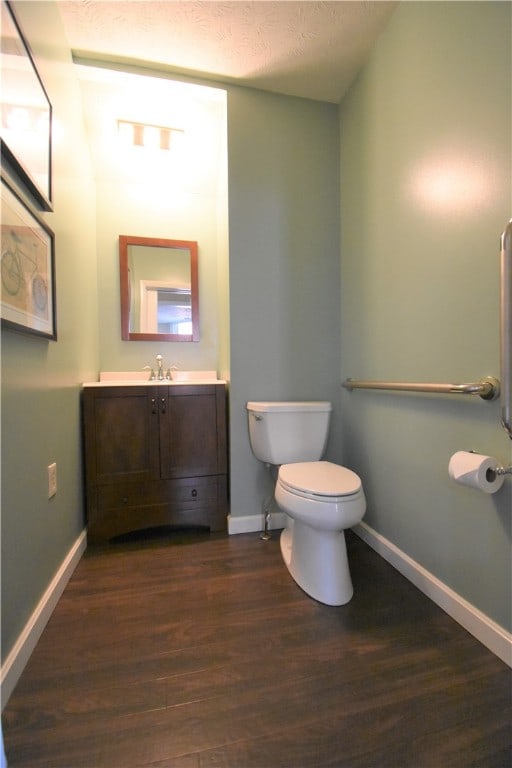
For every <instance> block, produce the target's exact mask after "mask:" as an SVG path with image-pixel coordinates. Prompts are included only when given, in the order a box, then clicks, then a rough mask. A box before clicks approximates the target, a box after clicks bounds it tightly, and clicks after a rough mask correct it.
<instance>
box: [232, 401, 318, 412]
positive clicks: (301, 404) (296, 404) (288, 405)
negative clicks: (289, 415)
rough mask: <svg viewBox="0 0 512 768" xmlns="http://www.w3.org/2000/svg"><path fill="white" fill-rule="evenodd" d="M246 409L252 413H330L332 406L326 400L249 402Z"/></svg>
mask: <svg viewBox="0 0 512 768" xmlns="http://www.w3.org/2000/svg"><path fill="white" fill-rule="evenodd" d="M246 408H247V410H248V411H250V412H254V413H270V412H272V413H276V412H279V411H299V412H303V411H331V410H332V405H331V403H329V402H328V401H327V400H295V401H285V402H277V401H272V402H271V401H268V400H265V401H259V402H257V401H250V402H248V403H247V405H246Z"/></svg>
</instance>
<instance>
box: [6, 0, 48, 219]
mask: <svg viewBox="0 0 512 768" xmlns="http://www.w3.org/2000/svg"><path fill="white" fill-rule="evenodd" d="M1 10H2V17H1V27H0V29H1V49H0V52H1V57H2V62H1V63H2V90H1V96H0V99H1V105H2V115H1V121H0V140H1V152H2V162H3V163H4V164H5V165H8V166H9V168H10V169H11V170H12V171H13V173H14V175H15V176H17V177H18V178H19V180H20V182H21V183H22V185H23V186H24V187H25V188H26V189H27V192H28V193H29V195H30V196H31V197H32V198H33V199H34V201H35V202H36V203H37V205H39V206H40V207H41V208H42V210H44V211H51V210H52V178H51V176H52V167H51V162H52V158H51V154H52V153H51V143H52V142H51V126H52V107H51V104H50V100H49V99H48V96H47V94H46V91H45V89H44V86H43V83H42V81H41V78H40V77H39V74H38V72H37V69H36V65H35V64H34V59H33V57H32V54H31V52H30V48H29V46H28V44H27V42H26V40H25V38H24V37H23V34H22V32H21V28H20V26H19V24H18V22H17V20H16V17H15V15H14V12H13V10H12V7H11V5H10V3H9V2H7V0H1Z"/></svg>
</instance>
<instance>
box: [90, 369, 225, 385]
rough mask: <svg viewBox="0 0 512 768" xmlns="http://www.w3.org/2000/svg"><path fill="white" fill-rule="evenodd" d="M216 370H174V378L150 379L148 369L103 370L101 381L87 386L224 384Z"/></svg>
mask: <svg viewBox="0 0 512 768" xmlns="http://www.w3.org/2000/svg"><path fill="white" fill-rule="evenodd" d="M222 383H223V382H222V381H221V380H220V379H218V378H217V372H216V371H172V379H171V380H170V381H169V379H163V380H162V381H159V380H158V379H152V380H151V381H150V380H149V372H148V371H101V372H100V378H99V381H94V382H89V383H88V384H87V386H99V385H100V384H101V386H117V387H119V386H123V387H125V386H136V385H139V386H140V385H141V384H151V385H155V386H161V385H162V384H167V385H179V384H222Z"/></svg>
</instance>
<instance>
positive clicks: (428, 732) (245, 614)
mask: <svg viewBox="0 0 512 768" xmlns="http://www.w3.org/2000/svg"><path fill="white" fill-rule="evenodd" d="M347 540H348V551H349V559H350V563H351V569H352V575H353V580H354V585H355V595H354V598H353V600H352V601H351V602H350V603H349V604H348V605H346V606H342V607H339V608H330V607H327V606H323V605H320V604H318V603H316V602H315V601H313V600H311V599H310V598H309V597H307V596H306V595H305V594H304V593H303V592H302V591H301V590H300V589H299V588H298V587H297V586H296V585H295V583H294V582H293V581H292V579H291V577H290V576H289V574H288V573H287V571H286V569H285V566H284V565H283V563H282V561H281V555H280V551H279V539H278V535H277V534H274V536H273V538H272V539H271V541H269V542H262V541H260V539H259V536H258V534H245V535H238V536H232V537H228V536H223V535H216V536H212V537H211V538H210V537H205V536H204V535H199V536H197V535H196V536H189V535H187V536H185V535H183V534H181V535H177V534H175V535H174V536H173V537H167V538H165V539H159V540H153V541H146V542H138V543H134V542H131V543H124V544H118V545H115V546H113V547H112V548H110V549H97V550H88V551H87V552H86V554H85V556H84V558H83V559H82V561H81V562H80V564H79V566H78V568H77V570H76V571H75V573H74V575H73V577H72V579H71V581H70V583H69V584H68V586H67V588H66V590H65V592H64V595H63V597H62V598H61V600H60V602H59V604H58V606H57V608H56V610H55V612H54V614H53V615H52V617H51V619H50V622H49V623H48V625H47V627H46V629H45V631H44V633H43V635H42V637H41V639H40V641H39V643H38V645H37V647H36V649H35V651H34V653H33V655H32V657H31V659H30V661H29V663H28V665H27V667H26V669H25V671H24V673H23V675H22V677H21V679H20V681H19V683H18V685H17V687H16V689H15V691H14V693H13V695H12V697H11V699H10V701H9V703H8V705H7V707H6V709H5V711H4V713H3V728H4V739H5V747H6V753H7V759H8V764H9V767H10V768H22V767H25V766H26V767H27V768H28V767H29V766H30V768H40V767H41V766H44V767H45V768H59V767H63V768H83V767H84V766H86V767H87V768H100V767H101V768H102V767H103V766H106V767H108V768H131V767H132V766H151V767H152V768H205V767H206V766H208V767H209V768H213V767H215V768H228V767H229V768H277V767H278V766H279V767H280V768H322V767H323V766H338V767H340V768H341V767H342V766H343V767H345V766H346V767H347V768H360V767H362V766H364V767H365V768H388V766H389V768H391V767H392V768H398V767H399V766H404V768H405V767H407V768H452V767H453V768H471V767H474V768H490V767H491V766H493V767H497V766H499V767H500V768H502V767H503V768H505V767H506V768H510V766H511V763H512V761H511V757H512V752H511V748H510V744H511V683H512V672H511V670H509V669H508V668H507V666H506V665H505V664H504V663H503V662H501V661H500V660H499V659H497V658H496V657H495V656H494V655H493V654H491V653H490V652H489V651H487V650H486V649H485V648H484V647H483V646H481V645H480V643H478V642H477V641H476V640H475V639H473V638H472V637H471V636H470V635H469V634H468V633H467V632H466V631H465V630H463V629H462V628H461V627H460V626H459V625H457V624H456V623H455V622H454V621H452V620H451V619H450V618H449V617H448V616H447V615H446V614H445V613H443V612H442V611H441V610H440V609H439V608H437V607H436V606H435V605H434V604H433V603H432V602H431V601H430V600H428V599H427V598H426V597H424V596H423V595H422V594H421V593H420V592H418V591H417V590H416V589H415V588H414V587H413V586H411V585H410V584H409V583H408V582H407V581H406V580H405V579H404V578H403V577H402V576H400V575H399V574H398V573H397V572H396V571H395V570H394V569H393V568H392V567H391V566H389V565H388V564H387V563H386V562H385V561H384V560H382V559H381V558H380V557H379V556H378V555H376V554H375V553H374V552H373V551H372V550H371V549H369V548H368V547H367V545H366V544H364V543H363V542H362V541H361V540H359V539H358V538H357V537H355V536H354V535H353V534H348V536H347Z"/></svg>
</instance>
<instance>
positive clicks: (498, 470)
mask: <svg viewBox="0 0 512 768" xmlns="http://www.w3.org/2000/svg"><path fill="white" fill-rule="evenodd" d="M469 453H479V451H469ZM496 462H497V460H496ZM486 474H487V479H488V480H489V482H492V480H494V477H492V475H493V474H494V475H496V476H498V477H500V476H501V475H512V464H510V466H508V467H502V466H501V464H498V465H497V466H496V467H493V468H492V469H488V470H487V473H486Z"/></svg>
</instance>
